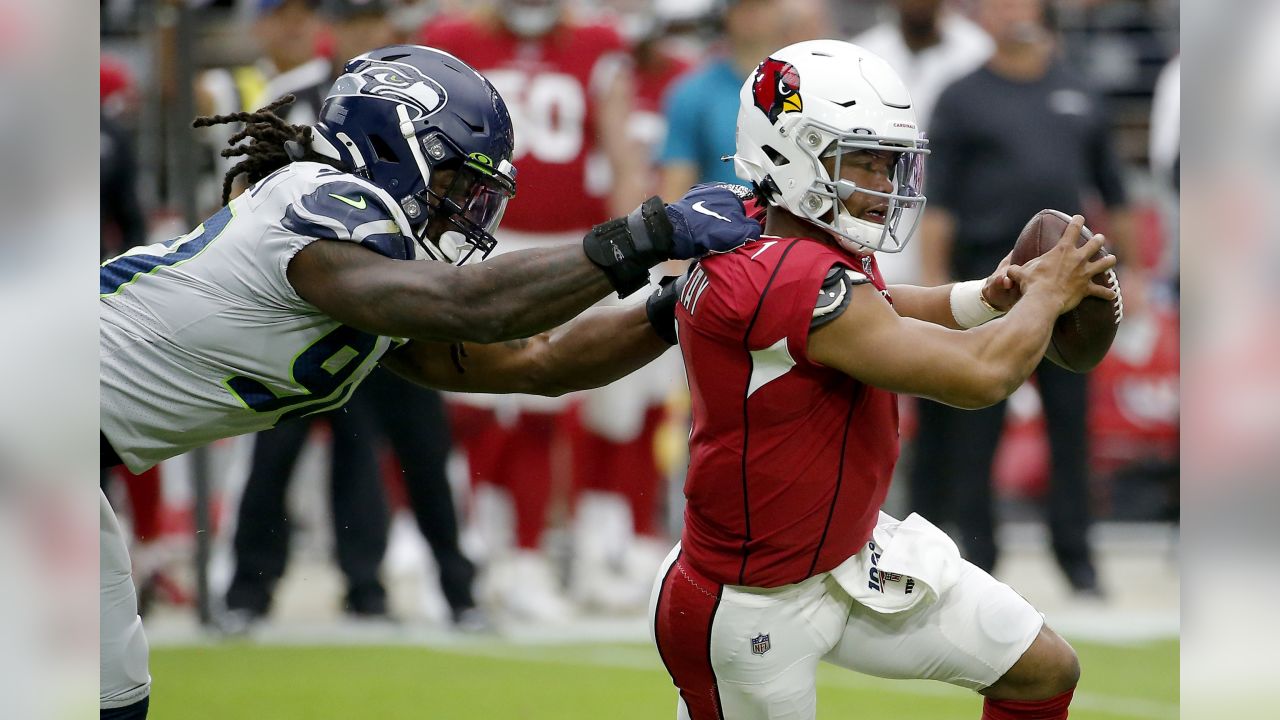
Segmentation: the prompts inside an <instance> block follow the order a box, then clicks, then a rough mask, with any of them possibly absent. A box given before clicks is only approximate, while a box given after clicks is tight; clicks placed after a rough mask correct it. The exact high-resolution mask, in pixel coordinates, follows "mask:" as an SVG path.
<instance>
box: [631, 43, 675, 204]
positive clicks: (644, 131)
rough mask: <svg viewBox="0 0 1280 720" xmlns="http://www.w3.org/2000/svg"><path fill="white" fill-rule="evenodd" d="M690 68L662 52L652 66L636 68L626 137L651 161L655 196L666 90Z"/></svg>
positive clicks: (650, 181)
mask: <svg viewBox="0 0 1280 720" xmlns="http://www.w3.org/2000/svg"><path fill="white" fill-rule="evenodd" d="M659 52H661V51H659ZM690 67H691V64H690V63H689V62H688V61H686V60H685V59H684V58H681V57H679V56H677V55H674V54H671V53H666V52H661V54H660V55H658V57H657V58H656V59H655V60H654V61H653V62H651V63H649V64H648V65H646V66H643V67H642V66H638V65H637V66H636V68H635V72H634V77H635V87H636V94H635V98H634V101H635V105H634V106H633V107H632V112H631V117H630V119H629V120H628V121H627V136H628V137H629V138H631V140H632V141H634V142H635V143H636V144H637V145H638V147H639V152H642V153H644V157H645V158H647V160H648V162H647V167H648V168H649V175H650V178H649V184H648V187H649V188H652V189H653V191H654V192H657V190H658V185H659V176H658V172H657V167H656V165H655V163H654V162H653V160H654V158H655V157H657V154H658V150H659V149H661V147H662V143H663V141H664V140H665V139H666V136H667V119H666V117H665V116H664V115H663V114H662V98H663V95H664V94H665V93H666V92H667V88H668V87H670V86H671V84H672V83H673V82H675V81H676V79H677V78H679V77H680V76H681V75H683V74H684V73H685V72H687V71H688V70H689V68H690Z"/></svg>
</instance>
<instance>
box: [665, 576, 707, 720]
mask: <svg viewBox="0 0 1280 720" xmlns="http://www.w3.org/2000/svg"><path fill="white" fill-rule="evenodd" d="M722 590H723V587H722V586H721V585H720V584H718V583H714V582H711V581H710V580H707V579H706V578H704V577H703V576H701V575H700V574H698V573H697V572H695V571H694V570H693V569H692V568H690V567H689V566H688V564H687V563H686V562H685V559H684V554H683V553H681V554H680V556H678V557H677V558H676V561H675V562H674V563H672V564H671V567H670V568H668V569H667V574H666V576H665V577H663V579H662V590H661V591H660V593H659V595H658V604H657V607H656V608H655V609H654V615H655V617H654V636H655V637H656V639H657V643H658V655H659V656H661V657H662V663H663V664H664V665H666V666H667V673H668V674H670V675H671V681H672V682H673V683H675V686H676V687H677V688H679V690H680V697H681V698H682V699H684V704H685V706H686V707H687V708H688V709H689V717H690V719H691V720H723V718H724V715H723V714H722V713H721V710H720V693H719V690H718V689H717V688H716V674H715V669H714V668H712V667H711V623H712V621H713V620H714V619H715V615H716V608H718V607H719V606H720V593H721V592H722Z"/></svg>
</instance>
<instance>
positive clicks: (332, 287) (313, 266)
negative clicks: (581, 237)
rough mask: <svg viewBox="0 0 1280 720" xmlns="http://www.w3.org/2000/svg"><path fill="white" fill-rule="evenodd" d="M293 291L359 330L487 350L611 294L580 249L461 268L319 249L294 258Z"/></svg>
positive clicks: (321, 245)
mask: <svg viewBox="0 0 1280 720" xmlns="http://www.w3.org/2000/svg"><path fill="white" fill-rule="evenodd" d="M289 281H290V282H291V283H292V284H293V286H294V288H295V289H297V291H298V294H299V295H301V296H302V297H303V298H304V299H305V300H306V301H307V302H309V303H311V304H312V305H315V306H316V307H318V308H320V310H322V311H323V312H324V313H325V314H326V315H329V316H330V317H332V318H333V319H335V320H337V321H338V322H340V323H342V324H344V325H350V326H351V327H354V328H356V329H358V330H363V331H365V332H369V333H374V334H376V335H388V336H392V337H407V338H412V339H414V340H445V341H455V340H462V341H469V342H481V343H489V342H498V341H502V340H508V339H511V338H517V337H526V336H529V335H532V334H534V333H537V332H540V331H542V330H546V329H547V328H550V327H554V326H555V325H558V324H560V323H563V322H565V321H566V320H568V319H569V318H571V317H573V316H574V315H577V314H578V313H580V312H582V311H583V310H584V309H585V308H587V307H589V306H590V305H591V304H592V303H594V302H596V301H597V300H599V299H600V298H602V297H604V296H605V295H606V294H607V293H608V292H609V291H610V290H611V289H612V286H611V285H610V283H609V280H608V278H606V277H605V275H604V273H603V272H601V270H600V268H599V267H597V266H596V265H595V264H594V263H592V262H591V261H590V260H588V259H587V256H586V254H585V253H583V251H582V248H581V247H578V246H564V247H556V248H543V249H537V250H527V251H520V252H513V253H507V254H505V255H500V256H498V257H496V258H493V259H492V260H489V261H486V262H482V263H475V264H473V265H466V266H463V267H455V266H453V265H448V264H446V263H439V262H428V261H423V262H407V261H403V260H392V259H389V258H385V257H383V256H381V255H379V254H377V253H375V252H372V251H371V250H367V249H365V248H363V247H360V246H359V245H355V244H353V243H344V242H332V241H323V240H321V241H317V242H313V243H311V244H310V245H308V246H307V247H305V248H303V249H302V251H300V252H299V253H298V254H297V256H295V257H294V259H293V261H292V262H291V263H290V264H289Z"/></svg>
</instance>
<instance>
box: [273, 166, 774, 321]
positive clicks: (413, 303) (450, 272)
mask: <svg viewBox="0 0 1280 720" xmlns="http://www.w3.org/2000/svg"><path fill="white" fill-rule="evenodd" d="M703 205H705V207H704V208H703V209H704V210H706V209H709V210H711V213H710V214H708V213H705V212H699V211H695V210H694V209H693V208H694V207H695V206H703ZM759 235H760V225H759V224H758V223H756V222H755V221H753V220H750V219H749V218H747V217H746V214H745V212H744V210H743V206H742V201H741V200H740V199H739V198H738V196H737V195H736V194H735V193H734V192H732V191H731V190H729V189H726V188H724V187H713V186H700V187H699V188H695V189H694V190H691V191H690V192H689V193H688V194H686V195H685V196H684V197H683V198H681V199H680V200H678V201H676V202H674V203H671V204H670V205H666V206H664V205H663V204H662V202H661V201H660V200H659V199H658V198H656V197H654V198H650V199H649V200H646V201H645V202H644V204H643V205H641V206H640V207H639V208H637V209H636V210H635V211H633V212H632V213H631V214H630V215H628V216H627V217H625V218H617V219H615V220H610V221H609V222H606V223H602V224H600V225H597V226H596V227H595V228H593V229H592V230H591V232H589V233H588V234H587V235H586V237H584V238H583V241H582V245H581V246H580V247H579V246H566V247H559V248H545V249H540V250H526V251H522V252H514V253H508V254H506V255H501V256H499V257H497V258H494V259H493V260H490V261H488V262H482V263H476V264H473V265H467V266H465V267H455V266H453V265H448V264H445V263H436V262H408V261H404V260H392V259H390V258H386V257H383V256H381V255H379V254H378V253H375V252H373V251H372V250H369V249H367V248H364V247H361V246H360V245H357V244H355V243H348V242H345V241H332V240H319V241H316V242H313V243H311V244H310V245H307V246H306V247H304V248H303V249H302V250H300V251H299V252H298V254H297V255H295V256H294V257H293V259H292V260H291V261H290V263H289V268H288V277H289V282H290V284H291V285H293V287H294V289H295V290H296V291H297V292H298V295H300V296H301V297H302V298H303V299H305V300H306V301H307V302H309V303H311V304H312V305H315V306H316V307H317V308H319V309H320V310H321V311H322V312H324V313H325V314H327V315H329V316H330V317H332V318H333V319H335V320H337V321H339V322H341V323H343V324H344V325H349V326H351V327H353V328H356V329H358V330H363V331H365V332H369V333H375V334H378V335H387V336H391V337H401V338H411V339H413V340H428V341H432V340H434V341H446V342H458V341H464V342H478V343H493V342H499V341H503V340H510V339H512V338H522V337H529V336H530V335H533V334H535V333H538V332H542V331H544V330H547V329H549V328H552V327H555V326H556V325H559V324H561V323H563V322H565V321H566V320H568V319H569V318H571V317H573V316H575V315H577V314H578V313H580V312H582V311H583V310H584V309H585V308H587V307H588V306H590V305H591V304H592V303H594V302H595V301H597V300H599V299H600V298H601V297H603V296H604V295H605V294H606V293H608V292H609V290H610V289H615V290H617V291H618V294H619V295H620V296H625V295H627V294H629V293H631V292H633V291H635V290H637V289H639V288H641V287H644V286H645V285H646V284H647V283H648V280H649V268H650V267H652V266H654V265H656V264H657V263H659V262H661V261H663V260H666V259H669V258H682V259H688V258H694V257H698V256H700V255H703V254H705V253H707V252H725V251H727V250H731V249H733V248H735V247H738V246H739V245H741V244H742V243H744V242H746V241H747V240H749V239H751V238H753V237H759Z"/></svg>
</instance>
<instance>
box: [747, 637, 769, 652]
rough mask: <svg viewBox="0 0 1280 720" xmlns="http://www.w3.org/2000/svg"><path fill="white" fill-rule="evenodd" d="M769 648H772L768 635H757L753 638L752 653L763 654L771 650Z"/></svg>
mask: <svg viewBox="0 0 1280 720" xmlns="http://www.w3.org/2000/svg"><path fill="white" fill-rule="evenodd" d="M769 648H770V645H769V636H768V635H757V636H755V637H753V638H751V654H753V655H763V654H765V653H767V652H769Z"/></svg>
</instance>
